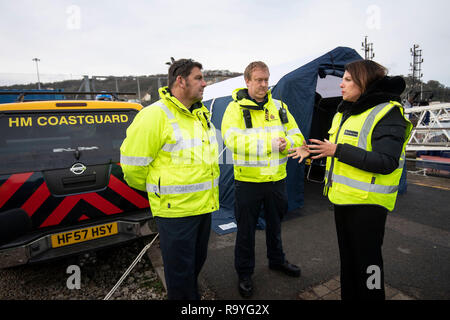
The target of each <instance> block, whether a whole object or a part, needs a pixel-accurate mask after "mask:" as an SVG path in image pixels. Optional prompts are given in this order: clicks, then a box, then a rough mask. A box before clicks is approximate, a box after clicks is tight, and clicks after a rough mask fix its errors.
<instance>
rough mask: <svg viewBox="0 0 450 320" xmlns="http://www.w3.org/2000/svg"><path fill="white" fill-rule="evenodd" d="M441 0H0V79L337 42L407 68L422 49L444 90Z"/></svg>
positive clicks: (273, 59) (449, 65) (232, 57)
mask: <svg viewBox="0 0 450 320" xmlns="http://www.w3.org/2000/svg"><path fill="white" fill-rule="evenodd" d="M449 12H450V2H449V1H444V0H442V1H440V0H428V1H423V0H420V1H419V0H417V1H416V0H409V1H403V0H401V1H397V0H396V1H393V0H390V1H376V0H374V1H345V0H339V1H309V0H304V1H287V0H283V1H281V0H277V1H274V0H271V1H268V0H258V1H257V0H222V1H214V0H209V1H206V0H205V1H195V0H191V1H172V0H161V1H159V0H158V1H153V0H147V1H145V0H128V1H124V0H122V1H111V0H110V1H104V0H97V1H96V0H90V1H77V0H72V1H66V0H54V1H52V0H39V1H31V0H29V1H25V0H15V1H9V0H0V43H1V50H0V85H5V84H13V83H14V82H18V81H19V80H22V81H25V82H35V81H36V64H35V62H33V61H32V59H33V58H35V57H37V58H39V59H40V62H39V72H40V74H41V81H42V82H46V81H53V80H56V79H57V80H59V79H61V80H62V79H70V78H71V77H72V78H79V77H81V75H85V74H86V75H90V76H92V75H117V76H120V75H149V74H157V73H166V72H167V66H166V65H165V62H167V61H168V60H169V58H170V57H171V56H173V57H175V58H176V59H178V58H194V59H195V60H198V61H200V62H201V63H202V64H203V67H204V69H210V70H211V69H228V70H230V71H237V72H243V69H244V68H245V66H246V65H247V64H248V63H249V62H251V61H253V60H263V61H265V62H266V63H267V64H269V65H272V66H275V65H279V64H283V63H286V62H289V61H293V60H297V59H301V58H302V57H305V56H311V55H315V54H317V55H321V54H323V53H326V52H327V51H329V50H331V49H333V48H335V47H337V46H347V47H352V48H354V49H355V50H357V51H358V53H360V54H361V55H362V56H364V52H363V51H362V50H361V42H362V41H363V40H364V36H366V35H367V36H368V40H369V42H372V43H373V47H374V52H375V59H374V60H375V61H377V62H379V63H381V64H383V65H385V66H386V67H388V69H389V71H390V74H403V75H407V74H408V73H410V70H409V65H410V62H411V61H412V57H411V54H410V48H411V47H412V46H413V45H414V44H419V45H420V49H422V50H423V51H422V58H423V59H424V62H423V64H422V69H423V71H422V73H423V80H424V81H428V80H431V79H432V80H438V81H439V82H441V83H443V84H445V85H446V86H450V72H449V71H450V62H449V61H450V59H449V49H450V48H449V46H450V41H449V40H450V37H449V35H450V28H449V27H450V22H449V19H448V15H449Z"/></svg>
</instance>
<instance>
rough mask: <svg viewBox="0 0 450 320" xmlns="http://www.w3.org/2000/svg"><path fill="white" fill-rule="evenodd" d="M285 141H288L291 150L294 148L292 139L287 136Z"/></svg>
mask: <svg viewBox="0 0 450 320" xmlns="http://www.w3.org/2000/svg"><path fill="white" fill-rule="evenodd" d="M286 139H288V140H289V142H290V143H291V148H294V140H292V138H291V137H289V136H286Z"/></svg>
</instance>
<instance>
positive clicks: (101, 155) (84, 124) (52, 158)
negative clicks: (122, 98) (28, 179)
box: [0, 110, 137, 174]
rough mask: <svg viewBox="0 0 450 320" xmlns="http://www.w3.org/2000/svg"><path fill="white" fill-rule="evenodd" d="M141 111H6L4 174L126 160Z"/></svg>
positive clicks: (1, 137) (0, 170)
mask: <svg viewBox="0 0 450 320" xmlns="http://www.w3.org/2000/svg"><path fill="white" fill-rule="evenodd" d="M136 113H137V111H134V110H120V111H87V110H86V111H83V112H73V111H63V112H61V111H59V112H39V113H37V112H28V113H24V112H20V113H19V112H17V113H12V112H11V113H10V112H5V113H2V114H0V159H1V162H0V163H1V165H0V174H11V173H17V172H31V171H41V170H51V169H61V168H67V167H70V166H72V165H73V164H74V163H76V162H81V163H83V164H85V165H94V164H105V163H110V162H119V161H120V146H121V144H122V141H123V139H124V138H125V136H126V129H127V128H128V126H129V125H130V124H131V122H132V121H133V119H134V117H135V115H136Z"/></svg>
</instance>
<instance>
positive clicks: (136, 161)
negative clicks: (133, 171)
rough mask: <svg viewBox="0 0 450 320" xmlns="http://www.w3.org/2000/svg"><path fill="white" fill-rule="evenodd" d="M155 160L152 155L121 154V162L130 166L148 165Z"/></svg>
mask: <svg viewBox="0 0 450 320" xmlns="http://www.w3.org/2000/svg"><path fill="white" fill-rule="evenodd" d="M152 161H153V158H152V157H131V156H124V155H123V154H121V155H120V163H121V164H125V165H129V166H148V165H149V164H150V163H151V162H152Z"/></svg>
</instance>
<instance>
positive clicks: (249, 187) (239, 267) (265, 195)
mask: <svg viewBox="0 0 450 320" xmlns="http://www.w3.org/2000/svg"><path fill="white" fill-rule="evenodd" d="M262 206H264V219H265V220H266V246H267V258H268V259H269V264H283V263H284V259H285V257H284V252H283V246H282V243H281V220H282V218H283V216H284V215H285V214H286V212H287V191H286V180H285V179H283V180H280V181H276V182H262V183H254V182H243V181H237V180H236V181H235V210H234V212H235V218H236V223H237V235H236V246H235V251H234V253H235V255H234V256H235V260H234V265H235V269H236V272H237V274H238V276H239V277H240V278H243V277H248V276H251V275H252V274H253V271H254V268H255V231H256V224H257V222H258V216H259V214H260V212H261V210H262Z"/></svg>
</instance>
